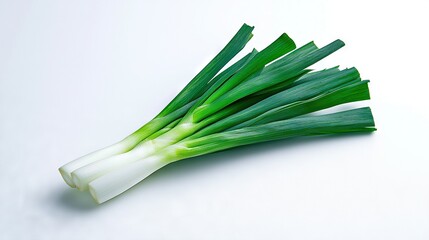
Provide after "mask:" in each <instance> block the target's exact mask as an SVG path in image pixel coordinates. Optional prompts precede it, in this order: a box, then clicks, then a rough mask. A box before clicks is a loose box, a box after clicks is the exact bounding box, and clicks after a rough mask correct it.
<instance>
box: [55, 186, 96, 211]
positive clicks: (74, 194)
mask: <svg viewBox="0 0 429 240" xmlns="http://www.w3.org/2000/svg"><path fill="white" fill-rule="evenodd" d="M53 196H57V197H56V198H55V200H54V203H55V204H56V205H58V206H59V207H62V208H66V209H69V210H72V211H75V212H88V211H92V210H95V209H97V206H98V204H97V203H96V202H95V201H94V199H92V197H91V195H90V194H89V193H88V192H80V191H78V190H76V189H70V188H62V189H61V190H58V192H57V193H55V194H53Z"/></svg>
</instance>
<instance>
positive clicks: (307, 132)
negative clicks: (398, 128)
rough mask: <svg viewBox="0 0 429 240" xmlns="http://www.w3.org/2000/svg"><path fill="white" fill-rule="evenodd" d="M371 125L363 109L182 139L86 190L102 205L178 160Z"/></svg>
mask: <svg viewBox="0 0 429 240" xmlns="http://www.w3.org/2000/svg"><path fill="white" fill-rule="evenodd" d="M373 126H374V121H373V119H372V114H371V111H370V109H369V108H362V109H355V110H349V111H345V112H340V113H334V114H328V115H322V116H309V117H299V118H295V119H290V120H283V121H277V122H273V123H268V124H263V125H258V126H254V127H247V128H242V129H237V130H232V131H226V132H221V133H217V134H213V135H208V136H205V137H201V138H197V139H193V140H185V141H181V142H179V143H176V144H174V145H171V146H169V147H167V148H164V149H163V150H161V151H160V152H158V153H157V154H155V155H152V156H150V157H148V158H146V159H143V160H140V161H137V162H134V163H131V164H129V165H126V166H124V167H122V168H120V169H118V170H116V171H114V172H112V173H109V174H106V175H104V176H102V177H100V178H97V179H96V180H94V181H92V182H91V183H90V184H89V191H90V193H91V195H92V196H93V197H94V199H95V200H96V201H97V203H102V202H105V201H107V200H109V199H111V198H113V197H115V196H117V195H119V194H121V193H122V192H124V191H126V190H127V189H129V188H130V187H132V186H134V185H135V184H137V183H139V182H140V181H142V180H143V179H144V178H146V177H147V176H149V175H150V174H152V173H153V172H155V171H156V170H158V169H160V168H162V167H164V166H165V165H167V164H169V163H172V162H175V161H178V160H182V159H186V158H190V157H195V156H199V155H203V154H208V153H212V152H216V151H221V150H225V149H229V148H234V147H238V146H242V145H247V144H254V143H259V142H266V141H273V140H279V139H286V138H291V137H298V136H312V135H325V134H335V133H350V132H372V131H374V130H375V128H374V127H373Z"/></svg>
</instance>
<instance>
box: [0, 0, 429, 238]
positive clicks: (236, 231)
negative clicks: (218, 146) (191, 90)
mask: <svg viewBox="0 0 429 240" xmlns="http://www.w3.org/2000/svg"><path fill="white" fill-rule="evenodd" d="M155 2H156V3H155ZM428 9H429V6H428V3H427V1H424V0H422V1H418V0H408V1H375V0H360V1H339V0H338V1H331V0H328V1H268V0H266V1H259V2H256V1H231V0H222V1H211V2H203V1H137V0H135V1H106V0H103V1H101V0H100V1H61V0H60V1H58V0H55V1H16V0H13V1H6V0H1V1H0V239H83V240H85V239H349V240H352V239H429V157H428V155H427V150H428V142H429V141H428V134H429V127H428V120H429V115H428V111H427V103H428V102H429V101H428V100H429V99H428V84H427V82H428V81H429V79H428V77H427V70H426V69H427V66H428V65H427V64H428V54H429V51H428V42H429V38H428V30H427V23H428V22H429V18H428V17H427V16H428V14H427V11H428ZM244 22H246V23H248V24H250V25H254V26H255V27H256V29H255V30H254V34H255V36H254V38H253V39H252V41H251V42H250V43H249V44H248V47H247V48H246V51H245V52H247V50H250V49H251V48H252V47H256V48H258V49H262V48H263V47H264V46H266V45H267V44H268V43H270V42H271V41H272V40H274V39H275V38H276V37H277V36H278V35H280V34H281V33H282V32H287V33H288V34H289V35H290V36H291V37H292V38H294V39H295V41H296V43H297V45H299V46H301V45H303V44H304V43H306V42H308V41H310V40H315V41H316V43H317V44H318V45H319V46H322V45H324V44H327V43H329V42H330V41H332V40H335V39H336V38H341V39H342V40H344V41H345V42H346V44H347V45H346V47H345V48H343V49H342V50H340V51H339V52H338V53H335V54H334V55H332V56H330V57H329V58H327V59H325V60H323V61H322V62H321V63H320V64H317V65H316V67H318V68H322V67H330V66H335V65H338V64H340V65H341V67H351V66H356V67H357V68H358V69H359V70H360V72H361V74H362V77H363V78H365V79H370V80H371V85H370V88H371V94H372V100H371V101H369V102H365V103H364V104H363V105H370V106H371V107H372V109H373V112H374V116H375V120H376V124H377V127H378V129H379V130H378V131H377V132H376V133H375V134H372V135H360V136H342V137H326V138H313V139H299V140H298V139H297V140H291V141H279V142H275V143H267V144H262V145H255V146H250V147H244V148H241V149H235V150H231V151H226V152H222V153H217V154H212V155H209V156H205V157H199V158H195V159H192V160H186V161H182V162H178V163H175V164H172V165H169V166H167V167H165V168H164V169H162V170H160V171H159V172H157V173H155V174H154V175H152V176H151V177H149V178H148V179H146V180H145V181H144V182H143V183H141V184H139V185H137V186H136V187H134V188H133V189H131V190H130V191H128V192H127V193H126V194H123V195H122V196H120V197H118V198H116V199H114V200H112V201H110V202H107V203H105V204H102V205H99V206H97V205H96V204H95V203H94V202H93V201H92V199H91V198H90V197H89V195H87V194H85V193H81V192H78V191H75V190H72V189H69V188H68V187H67V186H66V185H65V184H64V183H63V181H62V179H61V178H60V175H59V174H58V172H57V168H58V167H59V166H60V165H62V164H64V163H66V162H68V161H70V160H72V159H74V158H76V157H78V156H80V155H83V154H85V153H88V152H90V151H93V150H95V149H98V148H100V147H103V146H105V145H108V144H110V143H113V142H115V141H118V140H120V139H121V138H123V137H125V136H126V135H127V134H129V133H130V132H132V131H133V130H135V129H136V128H138V127H139V126H140V125H141V124H143V123H145V122H146V121H148V120H150V119H151V117H152V116H154V115H155V114H156V113H157V112H158V111H159V110H160V109H161V108H162V107H163V106H164V105H165V104H167V103H168V101H169V100H170V99H171V98H172V97H173V96H174V95H175V94H176V93H177V92H178V91H179V90H180V89H181V87H183V86H184V85H185V84H186V83H187V82H188V81H189V80H190V79H191V78H192V77H193V76H194V74H195V73H197V71H198V70H199V69H201V67H202V66H204V65H205V63H207V61H208V60H209V59H211V57H213V56H214V55H215V54H216V53H217V52H218V51H219V50H220V49H221V48H222V47H223V45H224V44H225V43H226V42H227V41H228V40H229V38H230V37H231V36H232V35H233V34H234V33H235V31H236V30H237V29H238V28H239V27H240V26H241V24H242V23H244ZM360 105H362V104H360ZM360 105H359V106H360ZM354 106H357V105H356V104H355V105H354ZM343 108H344V107H343Z"/></svg>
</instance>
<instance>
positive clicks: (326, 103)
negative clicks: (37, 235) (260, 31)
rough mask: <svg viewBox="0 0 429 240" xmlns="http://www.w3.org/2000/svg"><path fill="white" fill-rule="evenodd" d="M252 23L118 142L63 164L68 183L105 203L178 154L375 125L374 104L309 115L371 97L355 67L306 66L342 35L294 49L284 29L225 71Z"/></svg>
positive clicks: (330, 49)
mask: <svg viewBox="0 0 429 240" xmlns="http://www.w3.org/2000/svg"><path fill="white" fill-rule="evenodd" d="M252 30H253V28H252V27H249V26H248V25H246V24H244V25H243V27H242V28H241V29H240V30H239V31H238V32H237V34H236V35H235V36H234V37H233V38H232V40H231V41H230V42H229V43H228V44H227V45H226V47H225V48H224V49H223V50H222V51H221V52H220V53H219V54H218V55H217V56H216V57H215V58H214V59H213V60H212V61H211V62H210V63H209V64H208V65H207V66H206V67H205V68H204V69H203V70H202V71H201V72H200V73H199V74H197V76H196V77H195V78H194V79H192V80H191V82H190V83H189V84H188V85H187V86H186V87H185V88H184V89H183V90H182V91H181V92H180V93H179V94H178V95H177V96H176V97H175V98H174V99H173V100H172V101H171V102H170V103H169V104H168V105H167V107H165V108H164V109H163V110H162V111H161V112H160V113H159V114H158V115H157V116H156V117H155V118H154V119H152V120H151V121H150V122H148V123H147V124H146V125H144V126H143V127H141V128H140V129H138V130H137V131H136V132H134V133H133V134H131V135H130V136H129V137H127V138H125V139H124V140H122V141H121V142H119V143H117V144H114V145H112V146H110V147H107V148H104V149H101V150H99V151H96V152H94V153H91V154H89V155H86V156H84V157H82V158H79V159H77V160H75V161H72V162H70V163H68V164H66V165H64V166H62V167H61V168H60V169H59V170H60V173H61V175H62V176H63V178H64V180H65V181H66V182H67V184H69V185H70V186H72V187H77V188H78V189H79V190H82V191H85V190H89V191H90V193H91V194H92V196H93V197H94V199H96V201H97V202H99V203H101V202H105V201H107V200H109V199H111V198H113V197H115V196H117V195H118V194H121V193H122V192H124V191H125V190H127V189H128V188H130V187H132V186H133V185H135V184H137V183H138V182H140V181H141V180H143V179H144V178H146V177H147V176H149V175H150V174H151V173H153V172H154V171H156V170H158V169H159V168H162V167H163V166H165V165H167V164H169V163H171V162H174V161H178V160H182V159H186V158H190V157H195V156H199V155H202V154H208V153H212V152H216V151H220V150H225V149H229V148H234V147H238V146H242V145H247V144H254V143H258V142H265V141H273V140H278V139H284V138H290V137H298V136H310V135H325V134H339V133H350V132H372V131H374V130H375V128H374V121H373V118H372V113H371V111H370V109H369V108H361V109H355V110H349V111H344V112H340V113H333V114H327V115H319V116H305V114H308V113H312V112H316V111H319V110H322V109H326V108H330V107H333V106H336V105H339V104H344V103H349V102H355V101H362V100H368V99H369V98H370V95H369V90H368V83H369V81H368V80H361V78H360V74H359V72H358V71H357V69H356V68H349V69H344V70H340V69H339V68H338V67H333V68H329V69H325V70H321V71H315V72H313V71H312V70H310V69H308V67H310V66H311V65H313V64H314V63H316V62H318V61H320V60H321V59H323V58H325V57H327V56H328V55H330V54H332V53H333V52H335V51H337V50H338V49H340V48H341V47H343V46H344V43H343V42H342V41H341V40H336V41H334V42H332V43H330V44H328V45H327V46H325V47H322V48H318V47H317V46H316V45H315V44H314V43H313V42H310V43H307V44H305V45H303V46H302V47H299V48H297V49H295V48H296V45H295V43H294V41H293V40H292V39H291V38H290V37H289V36H288V35H286V34H282V35H281V36H280V37H279V38H277V39H276V40H275V41H273V43H271V44H270V45H269V46H267V47H266V48H265V49H263V50H262V51H257V50H253V51H252V52H250V53H249V54H247V55H246V56H244V57H243V58H241V59H240V60H238V61H237V62H236V63H234V64H232V65H231V66H230V67H228V68H226V69H225V70H223V71H221V69H222V68H224V66H225V65H226V64H227V63H228V62H229V61H230V60H231V59H232V58H233V57H234V56H235V55H236V54H237V53H238V52H239V51H240V50H241V49H242V48H243V47H244V45H245V44H246V43H247V41H248V40H250V38H251V37H252V34H251V31H252ZM220 71H221V72H220ZM219 72H220V73H219ZM303 115H304V116H303Z"/></svg>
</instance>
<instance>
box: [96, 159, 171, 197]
mask: <svg viewBox="0 0 429 240" xmlns="http://www.w3.org/2000/svg"><path fill="white" fill-rule="evenodd" d="M168 163H169V162H168V161H165V157H163V156H159V155H158V156H157V155H154V156H151V157H148V158H146V159H143V160H139V161H137V162H133V163H130V164H128V165H125V166H123V167H121V168H119V169H116V170H115V171H113V172H110V173H107V174H105V175H103V176H101V177H99V178H97V179H95V180H94V181H92V182H90V183H89V192H90V193H91V195H92V197H93V198H94V199H95V201H96V202H97V203H103V202H105V201H107V200H110V199H112V198H114V197H116V196H118V195H119V194H121V193H123V192H125V191H126V190H128V189H129V188H131V187H132V186H134V185H136V184H137V183H139V182H140V181H142V180H143V179H145V178H146V177H148V176H149V175H150V174H152V173H153V172H155V171H156V170H158V169H160V168H162V167H164V166H165V165H167V164H168Z"/></svg>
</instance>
